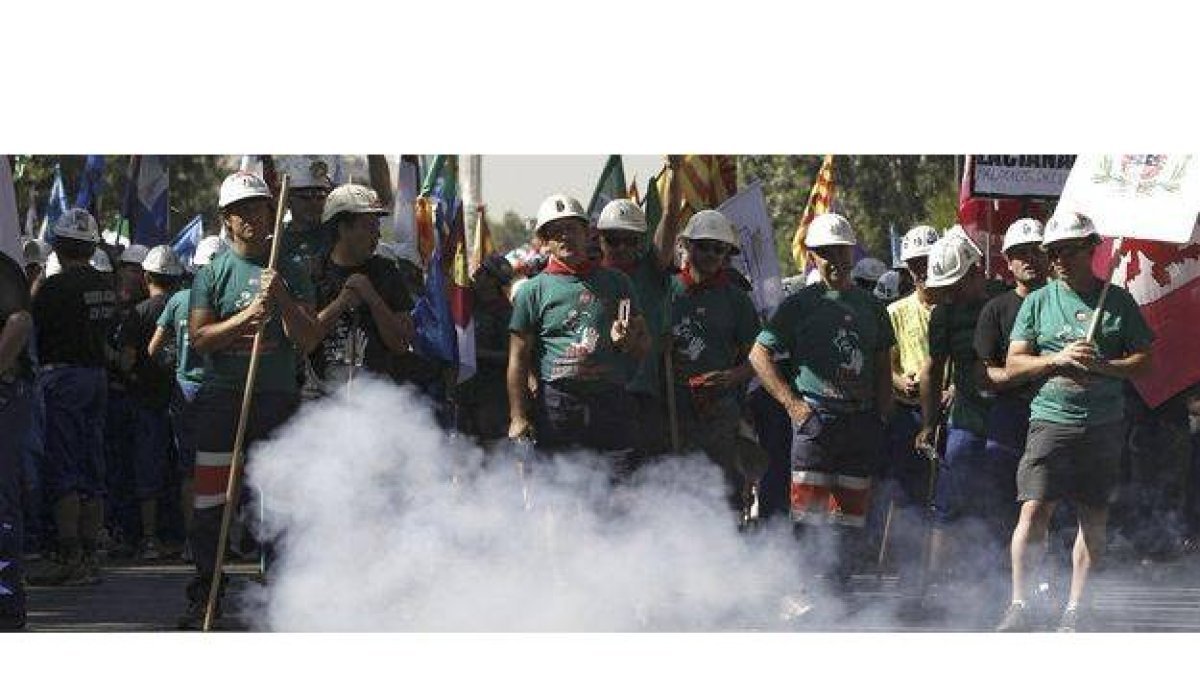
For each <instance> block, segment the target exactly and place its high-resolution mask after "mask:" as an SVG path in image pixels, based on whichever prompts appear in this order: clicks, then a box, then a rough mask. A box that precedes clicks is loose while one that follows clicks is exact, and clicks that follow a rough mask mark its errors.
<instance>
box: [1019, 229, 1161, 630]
mask: <svg viewBox="0 0 1200 675" xmlns="http://www.w3.org/2000/svg"><path fill="white" fill-rule="evenodd" d="M1099 242H1100V236H1099V235H1098V234H1097V233H1096V228H1095V226H1094V225H1093V224H1092V221H1091V219H1089V218H1088V217H1087V216H1085V215H1083V214H1079V213H1074V212H1071V213H1065V214H1061V215H1057V214H1056V215H1055V216H1054V217H1053V218H1051V219H1050V222H1048V223H1047V224H1046V231H1045V234H1044V236H1043V238H1042V246H1043V247H1044V248H1045V250H1046V253H1047V254H1048V256H1049V258H1050V263H1051V265H1052V267H1053V269H1054V273H1055V277H1056V278H1055V279H1054V280H1053V281H1051V282H1048V283H1047V284H1046V285H1045V286H1043V287H1042V288H1040V289H1038V290H1035V291H1033V292H1032V293H1030V294H1029V295H1028V296H1027V297H1026V298H1025V301H1024V302H1023V303H1022V304H1021V309H1020V311H1019V312H1018V313H1017V318H1016V321H1015V322H1014V324H1013V330H1012V335H1011V341H1010V343H1009V347H1008V356H1007V359H1006V362H1005V377H1006V378H1007V379H1011V380H1022V381H1032V380H1039V381H1041V384H1040V386H1039V387H1038V391H1037V395H1036V396H1034V399H1033V401H1032V402H1031V403H1030V421H1029V433H1028V435H1027V437H1026V441H1025V453H1024V454H1023V455H1022V456H1021V460H1020V463H1019V465H1018V468H1017V499H1018V500H1020V501H1021V513H1020V518H1019V520H1018V522H1017V526H1016V528H1015V529H1014V530H1013V536H1012V602H1011V604H1010V605H1009V607H1008V610H1007V611H1006V613H1005V615H1004V618H1003V619H1002V620H1001V622H1000V624H999V625H998V626H997V627H996V630H998V631H1022V630H1029V628H1030V619H1029V612H1028V609H1027V608H1026V602H1025V599H1026V595H1027V593H1028V588H1027V587H1026V586H1027V584H1026V581H1027V576H1028V573H1029V572H1030V570H1031V569H1032V568H1033V567H1034V562H1035V560H1034V558H1035V556H1036V555H1037V554H1038V553H1041V552H1042V551H1044V542H1045V539H1046V534H1047V529H1048V526H1049V523H1050V519H1051V517H1052V516H1053V515H1054V510H1055V507H1056V506H1057V505H1058V502H1059V501H1060V500H1062V499H1069V500H1071V502H1072V504H1073V505H1074V506H1075V511H1076V519H1077V521H1078V524H1079V529H1078V532H1077V534H1076V536H1075V546H1074V551H1073V552H1072V573H1071V590H1070V593H1069V595H1068V598H1067V606H1066V608H1065V610H1064V612H1063V615H1062V618H1061V619H1060V620H1059V624H1058V630H1059V631H1060V632H1074V631H1076V630H1081V629H1085V628H1087V627H1088V619H1089V617H1088V614H1087V609H1088V608H1087V606H1086V604H1085V600H1086V591H1087V586H1088V580H1089V577H1090V575H1091V573H1092V571H1093V570H1094V569H1095V566H1096V564H1097V563H1098V562H1099V560H1100V557H1101V555H1102V554H1103V552H1104V549H1105V545H1106V542H1105V538H1106V534H1107V523H1108V501H1109V498H1110V496H1111V493H1112V492H1113V490H1114V488H1115V487H1116V482H1117V477H1118V474H1119V470H1120V458H1121V451H1122V446H1123V445H1124V440H1125V421H1124V419H1123V414H1124V393H1123V385H1124V382H1125V381H1127V380H1129V379H1131V378H1134V377H1137V376H1138V375H1141V374H1144V373H1146V372H1147V371H1148V370H1149V369H1150V367H1151V356H1150V345H1151V342H1152V341H1153V339H1154V336H1153V333H1152V332H1151V330H1150V327H1149V326H1148V325H1147V324H1146V320H1145V319H1144V318H1143V317H1142V314H1141V311H1140V310H1139V309H1138V306H1137V302H1136V301H1135V300H1134V299H1133V296H1131V295H1130V294H1129V292H1128V291H1126V290H1125V289H1123V288H1120V287H1116V286H1111V287H1109V289H1108V295H1107V298H1106V302H1105V304H1104V306H1103V308H1102V310H1101V311H1102V314H1101V319H1102V320H1101V321H1100V322H1099V323H1098V326H1097V330H1096V332H1095V336H1094V338H1093V339H1091V340H1088V331H1089V326H1090V324H1091V323H1092V319H1093V315H1094V314H1095V313H1096V311H1097V305H1098V304H1099V299H1100V296H1101V293H1102V292H1103V288H1104V285H1105V284H1106V283H1107V280H1102V279H1097V278H1096V276H1095V274H1093V272H1092V252H1093V250H1094V249H1095V247H1096V245H1097V244H1098V243H1099Z"/></svg>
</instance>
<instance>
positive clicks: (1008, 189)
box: [971, 155, 1075, 197]
mask: <svg viewBox="0 0 1200 675" xmlns="http://www.w3.org/2000/svg"><path fill="white" fill-rule="evenodd" d="M1074 161H1075V155H972V169H971V171H972V178H971V194H972V195H973V196H979V197H1057V196H1058V195H1059V194H1061V193H1062V190H1063V184H1064V183H1066V181H1067V175H1068V174H1069V173H1070V172H1071V165H1072V164H1073V163H1074Z"/></svg>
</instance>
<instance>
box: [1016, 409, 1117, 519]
mask: <svg viewBox="0 0 1200 675" xmlns="http://www.w3.org/2000/svg"><path fill="white" fill-rule="evenodd" d="M1124 446H1125V423H1124V422H1112V423H1110V424H1102V425H1097V426H1090V427H1084V426H1074V425H1069V424H1056V423H1054V422H1046V421H1044V420H1031V421H1030V422H1029V435H1028V436H1027V437H1026V440H1025V454H1023V455H1021V463H1020V464H1019V465H1018V466H1017V501H1022V502H1024V501H1030V500H1035V499H1036V500H1039V501H1054V500H1058V499H1063V498H1067V499H1070V500H1072V501H1076V502H1079V503H1081V504H1086V505H1089V506H1104V505H1105V504H1107V503H1108V501H1109V499H1110V497H1111V496H1112V494H1113V491H1114V490H1115V489H1116V486H1117V479H1118V476H1119V473H1120V468H1121V450H1122V449H1123V448H1124Z"/></svg>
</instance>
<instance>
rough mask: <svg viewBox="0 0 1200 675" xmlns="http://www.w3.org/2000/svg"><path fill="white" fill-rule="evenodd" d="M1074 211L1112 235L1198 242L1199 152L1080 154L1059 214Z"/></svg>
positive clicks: (1103, 233)
mask: <svg viewBox="0 0 1200 675" xmlns="http://www.w3.org/2000/svg"><path fill="white" fill-rule="evenodd" d="M1068 211H1076V212H1078V213H1082V214H1084V215H1086V216H1088V217H1089V218H1091V219H1092V221H1093V222H1095V223H1096V229H1097V230H1099V231H1100V234H1102V235H1104V236H1106V237H1134V238H1137V239H1152V240H1157V241H1168V242H1175V243H1185V242H1188V241H1193V240H1195V234H1196V215H1197V214H1198V213H1200V166H1197V162H1196V161H1195V160H1194V156H1193V155H1080V156H1079V158H1078V159H1077V160H1076V161H1075V168H1074V169H1072V170H1071V175H1070V177H1069V178H1068V179H1067V184H1066V187H1065V188H1063V193H1062V198H1061V199H1060V200H1059V202H1058V207H1057V208H1056V209H1055V214H1056V215H1057V214H1058V213H1066V212H1068Z"/></svg>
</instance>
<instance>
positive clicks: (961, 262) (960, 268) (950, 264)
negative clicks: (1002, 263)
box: [925, 232, 983, 288]
mask: <svg viewBox="0 0 1200 675" xmlns="http://www.w3.org/2000/svg"><path fill="white" fill-rule="evenodd" d="M946 234H947V236H944V237H942V238H941V239H939V240H937V241H936V242H934V244H933V246H931V247H930V248H929V276H928V277H926V279H925V286H926V287H928V288H944V287H946V286H951V285H953V284H954V283H956V282H957V281H958V280H959V279H962V278H963V277H965V276H967V272H969V271H971V266H972V265H975V264H977V263H979V262H980V261H981V260H983V256H982V255H981V254H980V253H979V247H977V246H976V245H975V242H973V241H971V239H970V238H969V237H962V236H952V235H950V233H949V232H947V233H946Z"/></svg>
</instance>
